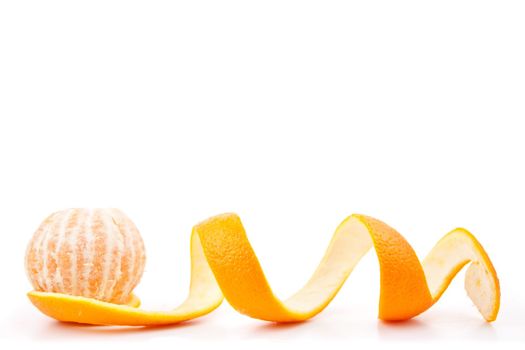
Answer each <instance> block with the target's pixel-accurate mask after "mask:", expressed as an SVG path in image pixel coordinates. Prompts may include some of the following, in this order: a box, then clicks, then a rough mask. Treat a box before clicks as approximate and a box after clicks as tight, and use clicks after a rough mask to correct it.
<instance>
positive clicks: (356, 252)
mask: <svg viewBox="0 0 525 350" xmlns="http://www.w3.org/2000/svg"><path fill="white" fill-rule="evenodd" d="M372 247H373V248H374V249H375V251H376V254H377V258H378V261H379V267H380V275H381V279H380V282H381V292H380V301H379V318H381V319H383V320H406V319H409V318H411V317H414V316H416V315H418V314H420V313H421V312H423V311H425V310H427V309H428V308H429V307H431V306H432V305H433V304H434V303H435V302H437V300H438V299H439V297H440V296H441V295H442V294H443V292H444V291H445V289H446V288H447V287H448V285H449V283H450V281H451V280H452V278H453V277H454V276H455V274H456V273H457V272H458V271H459V270H460V269H461V268H462V267H463V266H464V265H465V264H467V263H468V262H472V264H471V265H470V267H469V269H468V271H467V276H466V288H467V292H468V294H469V296H470V297H471V298H472V300H473V301H474V303H475V304H476V306H477V307H478V309H479V310H480V312H481V314H482V315H483V317H484V318H485V319H486V320H487V321H493V320H494V319H495V318H496V315H497V313H498V309H499V298H500V292H499V282H498V279H497V275H496V271H495V270H494V267H493V266H492V263H491V262H490V259H489V258H488V256H487V254H486V252H485V251H484V250H483V248H482V247H481V245H480V244H479V243H478V242H477V241H476V239H475V238H474V237H473V236H472V235H471V234H470V233H468V232H467V231H466V230H463V229H457V230H455V231H452V232H451V233H449V234H448V235H446V236H445V237H444V238H443V239H442V240H441V241H440V242H438V244H437V245H436V247H435V248H434V249H433V250H432V252H431V253H430V254H429V256H428V257H427V258H426V259H425V260H424V262H423V264H421V263H420V262H419V260H418V258H417V256H416V254H415V253H414V251H413V249H412V248H411V246H410V245H409V244H408V242H407V241H406V240H405V239H404V238H403V237H402V236H401V235H400V234H399V233H398V232H397V231H395V230H394V229H393V228H391V227H389V226H388V225H386V224H385V223H383V222H381V221H379V220H377V219H373V218H371V217H367V216H364V215H352V216H350V217H348V218H347V219H345V220H344V221H343V222H342V223H341V224H340V225H339V226H338V227H337V229H336V231H335V233H334V235H333V238H332V240H331V242H330V244H329V246H328V249H327V251H326V253H325V256H324V257H323V259H322V260H321V262H320V264H319V266H318V268H317V269H316V271H315V272H314V273H313V275H312V277H311V278H310V280H309V281H308V282H307V283H306V284H305V286H304V287H303V288H301V289H300V290H299V291H298V292H297V293H296V294H295V295H293V296H292V297H291V298H289V299H288V300H285V301H281V300H279V299H278V298H277V297H276V296H275V295H274V293H273V291H272V289H271V287H270V285H269V284H268V282H267V280H266V277H265V275H264V272H263V270H262V268H261V266H260V263H259V261H258V259H257V256H256V255H255V252H254V251H253V249H252V247H251V245H250V243H249V241H248V238H247V236H246V232H245V230H244V227H243V225H242V223H241V220H240V218H239V217H238V216H237V215H235V214H223V215H218V216H215V217H212V218H210V219H208V220H206V221H204V222H202V223H200V224H198V225H196V226H195V227H194V229H193V231H192V236H191V257H192V271H191V272H192V274H191V276H192V279H191V285H190V294H189V297H188V299H187V300H186V301H185V302H184V303H183V304H182V305H181V306H180V307H178V308H177V309H175V310H172V311H167V312H152V311H145V310H141V309H137V308H134V307H131V306H129V305H117V304H113V303H108V302H102V301H98V300H94V299H89V298H83V297H74V296H69V295H65V294H58V293H43V292H32V293H29V297H30V299H31V301H32V302H33V304H35V306H37V307H38V308H39V309H40V310H41V311H42V312H44V313H45V314H46V315H49V316H51V317H54V318H56V319H58V320H62V321H73V322H81V323H91V324H108V325H109V324H113V325H159V324H168V323H176V322H181V321H185V320H189V319H192V318H195V317H199V316H202V315H204V314H206V313H209V312H211V311H213V310H214V309H215V308H216V307H218V306H219V304H220V303H221V301H222V297H223V295H224V297H226V299H227V300H228V302H229V303H230V304H231V305H232V306H233V307H234V308H235V309H236V310H237V311H239V312H241V313H243V314H245V315H248V316H250V317H253V318H258V319H262V320H267V321H274V322H297V321H303V320H306V319H309V318H311V317H313V316H315V315H316V314H318V313H319V312H321V311H322V310H323V309H324V308H325V307H326V306H327V305H328V304H329V303H330V301H331V300H332V299H333V298H334V297H335V295H336V294H337V292H338V291H339V289H340V288H341V286H342V285H343V283H344V282H345V280H346V278H347V277H348V276H349V275H350V273H351V272H352V270H353V269H354V267H355V266H356V265H357V263H358V262H359V260H360V259H361V258H362V257H363V256H364V255H365V254H366V253H367V252H368V251H369V250H370V248H372ZM130 302H132V301H130Z"/></svg>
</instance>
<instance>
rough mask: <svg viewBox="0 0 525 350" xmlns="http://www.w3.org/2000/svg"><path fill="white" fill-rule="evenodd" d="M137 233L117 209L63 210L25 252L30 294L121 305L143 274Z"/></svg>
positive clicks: (47, 221)
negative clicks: (88, 299)
mask: <svg viewBox="0 0 525 350" xmlns="http://www.w3.org/2000/svg"><path fill="white" fill-rule="evenodd" d="M144 264H145V252H144V243H143V241H142V238H141V237H140V233H139V231H138V230H137V228H136V227H135V225H134V224H133V222H132V221H131V220H130V219H129V218H128V217H127V216H126V215H125V214H124V213H122V212H121V211H120V210H118V209H93V210H89V209H68V210H63V211H59V212H56V213H53V214H51V215H50V216H49V217H47V219H45V220H44V222H43V223H42V224H41V225H40V227H39V228H38V229H37V231H36V232H35V234H34V235H33V238H32V239H31V241H30V242H29V245H28V247H27V252H26V271H27V275H28V277H29V280H30V281H31V284H32V285H33V288H34V289H35V290H36V291H46V292H52V293H64V294H68V295H77V296H84V297H87V298H93V299H97V300H101V301H108V302H111V303H117V304H122V303H126V302H128V300H129V299H130V295H131V291H132V290H133V288H135V286H136V285H137V283H138V282H139V280H140V278H141V276H142V273H143V271H144Z"/></svg>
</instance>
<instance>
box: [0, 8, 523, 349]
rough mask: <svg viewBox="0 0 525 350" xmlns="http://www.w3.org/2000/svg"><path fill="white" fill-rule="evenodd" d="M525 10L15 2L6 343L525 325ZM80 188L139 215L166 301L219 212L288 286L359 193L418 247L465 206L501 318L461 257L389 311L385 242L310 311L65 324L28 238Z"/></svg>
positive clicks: (209, 340) (147, 283)
mask: <svg viewBox="0 0 525 350" xmlns="http://www.w3.org/2000/svg"><path fill="white" fill-rule="evenodd" d="M524 18H525V4H524V3H523V2H522V1H457V0H455V1H430V2H424V1H370V0H367V1H355V2H348V1H282V0H279V1H257V2H249V1H181V2H176V1H143V2H141V1H119V2H115V1H106V0H105V1H86V2H74V1H9V0H6V1H2V2H1V3H0V240H1V241H0V250H1V254H0V266H1V276H2V278H1V282H0V286H1V287H0V296H1V298H0V300H1V301H2V307H3V309H2V311H1V313H0V337H1V338H0V342H1V343H4V342H5V343H8V342H15V343H16V344H23V343H24V342H28V343H33V342H37V343H39V346H41V347H52V348H56V346H57V345H60V344H61V345H63V346H64V347H67V348H70V347H71V346H75V347H83V346H89V347H92V345H93V342H97V343H100V345H97V346H112V347H114V346H118V344H119V343H118V342H127V343H130V344H128V345H127V346H129V347H139V348H142V347H144V346H145V344H152V345H153V346H155V345H158V346H166V347H167V346H170V347H172V348H173V347H174V346H177V347H180V348H182V347H185V348H191V347H197V346H203V347H208V348H209V347H212V346H213V347H215V346H217V347H218V346H229V347H230V348H232V349H236V348H243V349H244V348H247V347H250V348H252V347H257V346H258V347H261V348H267V347H268V346H272V347H275V346H278V347H290V346H298V347H303V346H305V345H310V344H318V345H320V344H322V345H325V344H329V345H327V346H340V347H342V348H343V347H344V348H349V347H351V346H355V345H356V344H365V345H368V344H375V343H389V346H393V345H399V344H402V345H403V346H405V343H407V344H409V345H410V344H412V345H414V344H415V346H420V345H424V346H427V347H428V346H430V345H434V346H441V345H440V344H443V343H444V342H456V341H462V342H464V341H467V342H477V343H479V345H487V344H488V346H493V345H495V344H494V342H505V341H509V343H508V344H510V342H524V341H525V334H524V333H525V332H524V331H525V311H524V310H525V308H524V301H523V299H524V292H523V291H524V290H525V282H524V275H523V266H524V263H523V249H524V246H525V239H524V238H523V237H524V234H525V232H524V230H525V228H524V225H523V222H524V209H525V202H524V198H525V185H524V182H525V168H524V149H525V137H524V131H525V128H524V127H523V126H522V125H523V123H522V122H523V119H524V118H525V63H524V62H525V20H524ZM67 207H118V208H121V209H122V210H124V211H125V212H126V213H127V214H128V215H129V216H130V217H131V218H132V219H133V220H134V221H135V223H136V224H137V225H138V227H139V229H140V230H141V232H142V235H143V238H144V241H145V244H146V248H147V253H148V261H147V267H146V272H145V274H144V277H143V279H142V282H141V284H140V285H139V287H138V288H137V289H136V292H137V294H139V295H140V296H141V297H142V299H143V302H144V306H145V307H149V308H154V309H162V308H170V307H174V306H176V305H177V304H178V303H179V302H181V301H182V300H183V299H184V297H185V294H186V291H187V288H188V281H189V271H188V270H189V251H188V244H189V242H188V241H189V234H190V230H191V227H192V226H193V225H194V224H196V223H197V222H199V221H200V220H203V219H205V218H207V217H209V216H212V215H215V214H218V213H221V212H225V211H234V212H237V213H238V214H239V215H240V216H241V218H242V219H243V222H244V224H245V226H246V228H247V232H248V235H249V238H250V239H251V241H252V243H253V246H254V248H255V250H256V252H257V254H258V256H259V258H260V260H261V263H262V265H263V268H264V270H265V271H266V274H267V277H268V278H269V280H270V283H271V284H272V286H273V287H274V289H275V291H276V293H277V294H278V295H280V296H282V297H286V296H288V295H290V294H292V293H293V292H294V291H295V290H297V289H298V288H299V287H300V286H301V285H302V284H303V283H304V282H305V281H306V280H307V279H308V277H309V275H310V274H311V273H312V272H313V270H314V269H315V267H316V265H317V263H318V261H319V259H320V257H321V256H322V254H323V251H324V248H325V246H326V245H327V244H328V242H329V240H330V237H331V234H332V232H333V230H334V229H335V227H336V226H337V225H338V223H339V222H340V221H341V220H343V219H344V218H345V217H346V216H347V215H349V214H351V213H354V212H359V213H365V214H369V215H372V216H375V217H377V218H379V219H381V220H383V221H385V222H387V223H389V224H390V225H392V226H393V227H395V228H396V229H398V230H399V231H400V232H401V233H402V234H403V235H404V236H405V237H406V238H407V239H408V241H409V242H410V243H411V244H412V246H413V247H414V249H415V250H416V252H417V253H418V254H419V256H420V258H423V257H424V255H425V254H426V253H427V252H428V251H429V250H430V249H431V247H432V246H433V244H434V243H435V242H437V240H438V239H439V238H441V236H442V235H444V234H445V233H446V232H448V231H449V230H451V229H453V228H454V227H456V226H465V227H467V228H468V229H470V230H471V231H472V232H473V233H474V234H475V235H476V236H477V237H478V239H479V240H480V241H481V242H482V244H483V245H484V246H485V247H486V249H487V251H488V253H489V254H490V256H491V258H492V260H493V262H494V264H495V266H496V269H497V270H498V273H499V276H500V279H501V287H502V307H501V313H500V318H499V320H498V321H497V322H495V323H493V324H491V325H489V324H486V323H485V322H484V321H483V320H482V318H481V316H480V315H479V314H478V312H477V310H476V309H475V307H474V306H473V305H472V303H471V301H470V300H469V299H468V297H467V296H466V293H465V292H464V290H463V287H462V284H463V275H462V274H460V275H459V276H458V278H457V279H456V280H455V281H454V282H453V284H452V285H451V287H450V289H449V290H448V291H447V292H446V294H445V296H444V297H443V299H442V300H441V301H440V302H439V303H438V304H437V305H436V306H434V307H433V308H432V309H431V310H430V311H428V312H427V313H425V314H424V315H422V316H420V317H417V318H416V319H414V320H412V321H409V322H406V323H401V324H386V323H383V322H380V321H378V320H377V319H376V315H377V300H378V295H379V289H378V279H379V273H378V268H377V262H376V258H375V256H374V254H373V253H371V254H369V255H368V256H367V257H366V258H365V259H364V260H363V261H362V263H361V264H360V265H359V266H358V268H357V269H356V271H355V272H354V273H353V274H352V276H350V278H349V280H348V281H347V283H346V284H345V286H344V287H343V289H342V290H341V292H340V294H339V295H338V296H337V297H336V299H335V300H334V301H333V303H332V304H331V305H330V306H329V307H328V308H327V309H326V310H325V311H324V312H323V313H321V314H320V315H319V316H318V317H316V318H314V319H312V320H311V321H309V322H306V323H304V324H298V325H293V326H281V327H279V326H275V325H271V324H268V323H264V322H261V321H257V320H252V319H249V318H247V317H244V316H241V315H240V314H237V313H235V312H234V311H233V310H232V309H231V307H230V306H229V305H228V304H227V303H224V304H223V305H222V306H221V307H220V308H219V309H218V310H217V311H216V312H214V313H212V314H211V315H209V316H206V317H203V318H201V319H198V320H196V321H194V322H188V323H186V324H183V325H180V326H175V327H166V328H157V329H138V330H137V329H131V330H130V329H128V328H124V329H122V328H116V327H112V328H99V327H78V326H77V327H75V326H71V325H64V324H60V323H57V322H54V321H53V320H51V319H48V318H46V317H45V316H43V315H41V314H40V313H39V312H38V311H37V310H36V309H35V308H33V306H32V305H31V304H30V303H29V301H28V300H27V299H26V297H25V293H26V292H27V291H29V290H30V284H29V282H28V281H27V280H26V277H25V273H24V267H23V260H24V259H23V257H24V251H25V246H26V244H27V242H28V241H29V239H30V237H31V235H32V233H33V232H34V231H35V230H36V228H37V226H38V225H39V223H40V222H41V221H42V220H43V219H44V218H45V217H46V216H47V215H48V214H49V213H51V212H52V211H55V210H59V209H62V208H67ZM55 343H56V344H55ZM108 344H109V345H108ZM436 344H437V345H436Z"/></svg>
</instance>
